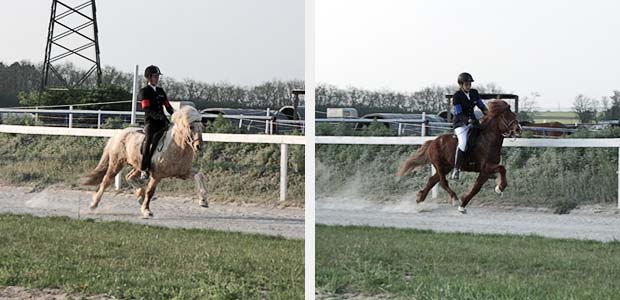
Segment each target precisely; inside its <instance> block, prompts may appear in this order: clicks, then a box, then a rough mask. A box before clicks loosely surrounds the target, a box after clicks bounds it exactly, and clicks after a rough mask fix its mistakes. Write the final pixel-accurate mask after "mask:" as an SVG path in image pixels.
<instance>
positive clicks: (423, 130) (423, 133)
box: [420, 112, 426, 136]
mask: <svg viewBox="0 0 620 300" xmlns="http://www.w3.org/2000/svg"><path fill="white" fill-rule="evenodd" d="M420 135H421V136H426V112H422V132H421V134H420Z"/></svg>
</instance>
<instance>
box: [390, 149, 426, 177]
mask: <svg viewBox="0 0 620 300" xmlns="http://www.w3.org/2000/svg"><path fill="white" fill-rule="evenodd" d="M431 142H432V141H427V142H426V143H424V144H423V145H422V147H420V149H418V151H416V152H415V153H414V154H413V155H411V157H409V158H408V159H407V160H405V162H403V164H402V165H400V168H399V169H398V172H396V176H403V175H405V174H407V173H408V172H409V171H411V170H413V169H416V168H419V167H421V166H424V165H427V164H429V163H430V160H429V159H428V155H427V154H426V152H427V151H428V147H429V146H430V145H431Z"/></svg>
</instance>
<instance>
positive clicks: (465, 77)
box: [452, 73, 487, 179]
mask: <svg viewBox="0 0 620 300" xmlns="http://www.w3.org/2000/svg"><path fill="white" fill-rule="evenodd" d="M457 82H458V84H459V90H458V91H457V92H456V93H454V96H452V105H453V107H454V118H453V120H452V126H453V128H454V133H455V134H456V137H457V139H458V146H457V147H456V157H455V158H454V172H453V173H452V179H459V173H460V172H461V169H462V168H463V160H464V159H465V150H467V135H468V133H469V130H470V129H471V128H472V127H473V126H477V125H478V124H479V123H478V119H477V118H476V115H475V114H474V108H475V107H476V106H477V107H478V108H479V109H480V110H482V112H483V113H484V114H486V113H487V107H486V106H485V105H484V101H482V98H481V97H480V94H478V91H477V90H475V89H472V88H471V83H472V82H474V78H473V77H472V76H471V74H469V73H461V74H459V77H458V79H457Z"/></svg>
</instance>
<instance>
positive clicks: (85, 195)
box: [0, 186, 304, 239]
mask: <svg viewBox="0 0 620 300" xmlns="http://www.w3.org/2000/svg"><path fill="white" fill-rule="evenodd" d="M110 190H111V189H110ZM110 190H109V191H108V192H107V193H106V194H104V195H103V200H102V201H101V203H100V205H99V208H97V209H96V210H93V211H91V210H90V209H89V208H88V206H89V204H90V199H91V195H92V193H91V192H87V191H75V190H66V189H56V188H46V189H44V190H33V189H32V188H25V187H8V186H0V213H15V214H31V215H35V216H42V217H45V216H68V217H71V218H81V219H85V218H90V219H95V220H100V221H127V222H132V223H139V224H147V225H157V226H166V227H178V228H203V229H215V230H226V231H238V232H244V233H258V234H266V235H280V236H283V237H286V238H291V239H303V238H304V211H303V209H300V208H269V207H265V206H238V205H226V204H218V203H210V207H208V208H203V207H200V206H199V205H198V204H196V202H195V201H194V200H192V199H190V198H176V197H158V198H156V199H155V200H154V201H153V202H151V211H152V212H153V214H154V215H155V216H154V217H153V218H151V219H148V220H144V219H141V218H140V206H139V204H138V202H137V201H136V198H135V197H134V196H132V195H130V194H128V193H122V194H116V195H115V193H114V192H113V191H110Z"/></svg>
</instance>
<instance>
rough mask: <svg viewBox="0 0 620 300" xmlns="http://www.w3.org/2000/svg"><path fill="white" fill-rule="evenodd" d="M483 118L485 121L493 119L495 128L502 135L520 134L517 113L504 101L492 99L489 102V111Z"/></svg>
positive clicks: (512, 135)
mask: <svg viewBox="0 0 620 300" xmlns="http://www.w3.org/2000/svg"><path fill="white" fill-rule="evenodd" d="M485 119H486V120H485V121H486V122H491V120H493V121H495V122H493V123H494V124H497V125H496V127H495V128H496V129H495V130H497V131H498V133H499V134H501V135H503V136H504V137H512V138H516V137H518V136H521V125H519V120H518V119H517V114H515V113H514V112H513V111H512V110H511V109H510V105H509V104H508V103H506V101H503V100H494V101H491V102H489V112H488V114H487V116H486V117H485ZM486 122H485V123H486Z"/></svg>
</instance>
